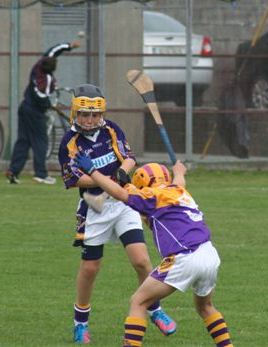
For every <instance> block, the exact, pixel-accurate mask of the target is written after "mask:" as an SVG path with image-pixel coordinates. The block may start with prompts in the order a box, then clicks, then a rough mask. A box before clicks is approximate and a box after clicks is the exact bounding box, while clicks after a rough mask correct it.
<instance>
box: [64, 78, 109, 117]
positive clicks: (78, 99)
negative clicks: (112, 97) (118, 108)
mask: <svg viewBox="0 0 268 347" xmlns="http://www.w3.org/2000/svg"><path fill="white" fill-rule="evenodd" d="M77 111H80V112H81V111H82V112H83V111H84V112H89V111H91V112H100V113H103V112H105V111H106V100H105V98H104V96H103V95H102V92H101V90H100V89H99V88H98V87H96V86H94V85H93V84H81V85H79V86H78V87H76V88H75V89H74V97H73V99H72V105H71V114H70V122H71V123H73V121H74V119H75V118H76V116H77Z"/></svg>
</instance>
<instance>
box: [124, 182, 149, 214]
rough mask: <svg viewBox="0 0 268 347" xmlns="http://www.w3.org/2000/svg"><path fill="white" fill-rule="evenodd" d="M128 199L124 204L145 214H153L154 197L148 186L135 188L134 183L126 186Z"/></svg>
mask: <svg viewBox="0 0 268 347" xmlns="http://www.w3.org/2000/svg"><path fill="white" fill-rule="evenodd" d="M126 189H127V192H128V194H129V195H128V201H127V202H126V204H127V205H128V206H130V207H132V208H133V209H134V210H136V211H137V212H139V213H141V214H142V215H145V216H150V215H151V214H153V212H154V210H155V206H156V198H155V196H154V194H153V192H152V191H151V190H150V189H149V188H143V189H141V190H140V189H137V188H136V187H135V186H134V185H132V184H128V185H127V186H126Z"/></svg>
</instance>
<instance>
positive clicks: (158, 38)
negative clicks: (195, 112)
mask: <svg viewBox="0 0 268 347" xmlns="http://www.w3.org/2000/svg"><path fill="white" fill-rule="evenodd" d="M143 24H144V29H143V53H144V54H152V55H153V54H155V55H156V56H144V57H143V70H144V72H145V73H146V74H148V75H149V76H150V77H151V78H152V80H153V81H154V83H155V92H156V97H157V100H159V101H175V102H176V104H178V105H185V85H186V56H185V55H186V28H185V26H184V25H183V24H181V23H180V22H179V21H177V20H176V19H174V18H172V17H170V16H168V15H166V14H163V13H160V12H153V11H143ZM159 54H178V55H182V56H165V55H162V56H159ZM157 55H158V56H157ZM192 55H193V58H192V84H193V103H194V105H196V106H197V105H201V104H202V95H203V92H204V91H205V90H206V89H207V88H208V87H209V85H210V83H211V81H212V77H213V59H212V57H211V56H212V47H211V40H210V38H209V37H207V36H203V35H197V34H192ZM195 55H197V56H195Z"/></svg>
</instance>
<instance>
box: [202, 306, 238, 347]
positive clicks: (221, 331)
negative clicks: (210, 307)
mask: <svg viewBox="0 0 268 347" xmlns="http://www.w3.org/2000/svg"><path fill="white" fill-rule="evenodd" d="M204 322H205V324H206V327H207V330H208V332H209V334H210V336H211V337H212V338H213V340H214V342H215V344H216V346H217V347H233V344H232V342H231V338H230V334H229V332H228V328H227V324H226V322H225V320H224V318H223V316H222V315H221V313H220V312H216V313H213V314H212V315H211V316H209V317H207V318H206V319H205V320H204Z"/></svg>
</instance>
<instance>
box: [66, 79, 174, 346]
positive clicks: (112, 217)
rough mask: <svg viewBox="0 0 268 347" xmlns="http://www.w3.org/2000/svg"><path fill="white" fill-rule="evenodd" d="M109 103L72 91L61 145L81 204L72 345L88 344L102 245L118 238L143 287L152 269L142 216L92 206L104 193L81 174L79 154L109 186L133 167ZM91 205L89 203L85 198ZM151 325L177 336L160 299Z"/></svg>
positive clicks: (116, 206)
mask: <svg viewBox="0 0 268 347" xmlns="http://www.w3.org/2000/svg"><path fill="white" fill-rule="evenodd" d="M105 111H106V101H105V98H104V96H103V95H102V92H101V91H100V89H99V88H98V87H96V86H94V85H90V84H85V85H80V86H78V87H77V88H75V90H74V98H73V100H72V105H71V122H72V127H71V130H70V131H68V132H67V133H66V134H65V135H64V137H63V139H62V142H61V145H60V149H59V161H60V164H61V167H62V177H63V181H64V183H65V186H66V188H71V187H78V188H79V191H80V198H81V199H80V201H79V204H78V209H77V214H76V215H77V228H76V230H77V233H76V239H75V242H74V246H81V247H82V256H81V258H82V259H81V264H80V268H79V270H78V275H77V282H76V287H77V295H76V302H75V305H74V324H75V328H74V341H75V342H77V343H85V344H86V343H89V342H90V334H89V330H88V318H89V312H90V309H91V307H90V300H91V295H92V291H93V285H94V281H95V278H96V276H97V273H98V271H99V269H100V266H101V258H102V257H103V248H104V244H106V243H107V242H109V241H113V240H117V239H119V240H120V241H121V242H122V244H123V246H124V247H125V250H126V253H127V255H128V258H129V259H130V262H131V264H132V266H133V267H134V269H135V271H136V273H137V276H138V280H139V283H142V282H143V281H144V280H145V278H146V277H147V276H148V274H149V273H150V271H151V270H152V267H151V263H150V259H149V256H148V252H147V248H146V245H145V243H144V236H143V230H142V222H141V218H140V215H139V214H138V213H137V212H136V211H134V210H133V209H132V208H130V207H129V206H126V205H125V204H123V203H122V202H121V201H117V200H115V199H113V198H111V197H107V199H105V201H104V203H103V206H101V208H96V206H95V207H94V204H93V205H91V206H89V205H88V204H87V202H86V200H85V197H86V196H87V197H88V193H90V194H91V195H95V196H96V197H97V198H99V197H101V194H102V193H103V190H102V189H101V188H100V187H98V185H97V184H96V183H95V182H94V180H93V179H92V178H91V177H90V176H88V175H87V174H85V173H84V172H83V171H82V170H80V169H79V168H78V167H77V165H76V163H75V160H74V158H75V155H76V154H77V153H78V152H81V151H83V152H84V153H87V155H90V156H91V158H92V160H93V161H94V165H95V166H96V167H97V168H98V170H99V171H100V172H101V173H102V174H103V175H105V176H106V177H107V179H108V181H111V182H112V180H111V179H110V177H112V179H114V180H115V179H116V180H118V181H119V182H120V181H124V180H125V179H126V178H128V176H127V172H129V171H130V170H131V169H132V168H133V167H134V166H135V158H134V156H133V154H132V152H131V150H130V148H129V145H128V143H127V141H126V138H125V135H124V133H123V131H122V130H121V129H120V128H119V127H118V126H117V125H116V124H115V123H114V122H111V121H110V120H108V119H104V117H103V113H104V112H105ZM87 201H88V199H87ZM148 312H149V314H150V317H151V320H152V322H154V323H155V324H156V325H157V326H158V328H159V329H160V330H161V332H162V333H163V334H165V335H169V334H172V333H174V332H175V330H176V324H175V323H174V322H173V321H172V320H171V319H170V318H169V317H168V316H167V315H166V314H165V312H164V311H163V310H162V309H161V307H160V305H159V301H158V300H156V301H155V302H152V303H151V305H149V306H148Z"/></svg>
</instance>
